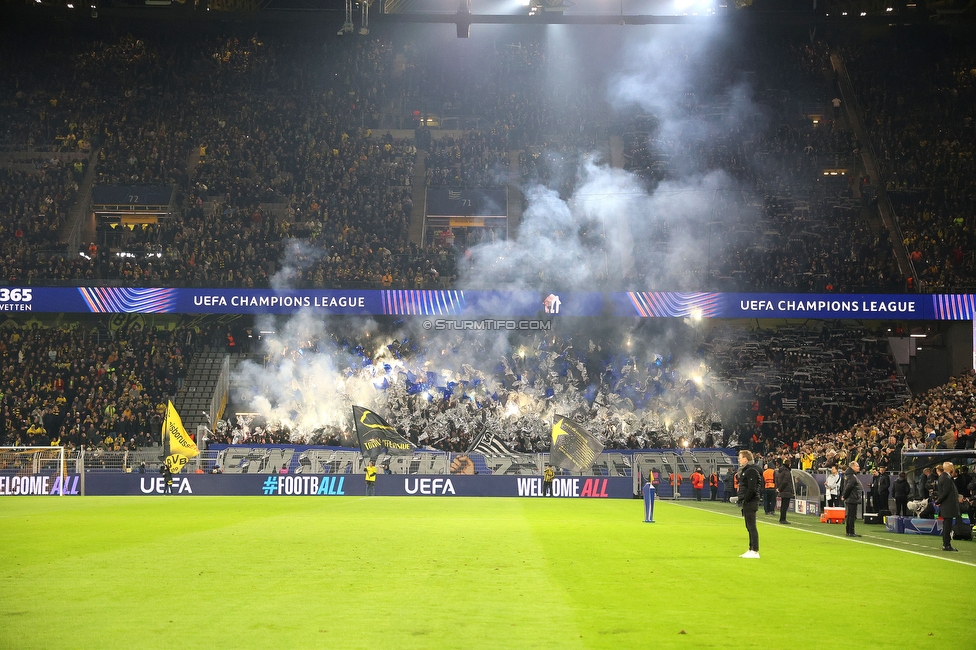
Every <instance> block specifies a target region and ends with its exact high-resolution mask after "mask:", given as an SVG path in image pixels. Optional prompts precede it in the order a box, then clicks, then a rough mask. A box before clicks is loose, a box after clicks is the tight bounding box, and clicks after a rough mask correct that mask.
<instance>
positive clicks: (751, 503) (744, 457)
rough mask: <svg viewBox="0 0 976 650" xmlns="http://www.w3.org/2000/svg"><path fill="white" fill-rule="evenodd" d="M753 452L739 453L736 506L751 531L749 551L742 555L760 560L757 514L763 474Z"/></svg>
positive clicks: (743, 451)
mask: <svg viewBox="0 0 976 650" xmlns="http://www.w3.org/2000/svg"><path fill="white" fill-rule="evenodd" d="M752 461H753V455H752V452H751V451H748V450H746V449H743V450H742V451H740V452H739V494H738V498H737V499H736V504H737V505H738V506H739V508H740V509H741V510H742V518H743V519H744V520H745V522H746V530H748V531H749V550H748V551H746V552H745V553H743V554H742V555H740V556H739V557H744V558H747V559H752V560H758V559H759V530H758V529H757V528H756V512H757V511H758V510H759V500H760V497H759V489H760V487H759V486H760V485H762V474H760V473H759V468H758V467H756V465H755V464H754V463H753V462H752Z"/></svg>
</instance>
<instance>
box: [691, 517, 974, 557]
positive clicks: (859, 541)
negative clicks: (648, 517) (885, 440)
mask: <svg viewBox="0 0 976 650" xmlns="http://www.w3.org/2000/svg"><path fill="white" fill-rule="evenodd" d="M674 505H676V506H681V507H682V508H690V509H691V510H698V511H699V512H710V513H712V514H714V515H722V516H723V517H734V518H736V519H742V517H741V516H740V515H733V514H729V513H727V512H715V511H714V510H707V509H705V508H696V507H695V506H686V505H685V504H683V503H674ZM756 523H759V524H765V525H767V526H775V524H773V523H772V522H769V521H762V520H761V519H758V520H756ZM775 527H776V528H779V529H780V530H783V529H786V530H798V531H800V532H802V533H810V534H811V535H821V536H823V537H829V538H831V539H837V540H841V541H844V542H854V543H856V544H867V545H868V546H877V547H878V548H887V549H890V550H892V551H899V552H901V553H911V554H912V555H920V556H922V557H928V558H932V559H933V560H943V561H945V562H953V563H955V564H965V565H966V566H972V567H976V564H974V563H973V562H965V561H963V560H954V559H953V558H951V557H943V556H941V555H932V554H931V553H919V552H918V551H912V550H910V549H907V548H898V547H897V546H886V545H885V544H875V543H874V542H865V541H864V540H863V539H857V538H854V537H839V536H837V535H828V534H827V533H821V532H818V531H816V530H810V529H809V528H795V527H793V526H775ZM875 539H878V538H875ZM913 546H922V545H921V544H914V545H913ZM925 548H928V547H925Z"/></svg>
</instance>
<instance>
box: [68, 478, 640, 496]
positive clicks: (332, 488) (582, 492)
mask: <svg viewBox="0 0 976 650" xmlns="http://www.w3.org/2000/svg"><path fill="white" fill-rule="evenodd" d="M542 491H543V486H542V478H541V477H537V476H462V475H446V476H436V475H420V474H381V475H379V476H377V477H376V494H377V495H379V496H436V497H541V496H542ZM633 492H634V488H633V481H632V480H631V479H630V478H622V477H592V476H571V477H569V476H557V477H556V478H555V480H554V481H553V494H554V496H556V497H564V498H578V499H589V498H592V499H630V498H633V496H634V494H633ZM85 493H86V494H87V495H90V496H109V495H133V496H138V495H143V496H152V495H162V494H164V493H165V485H164V482H163V477H162V475H161V474H95V473H92V474H88V475H87V476H86V477H85ZM365 494H366V481H365V478H364V476H363V475H362V474H331V475H330V474H323V475H304V474H281V475H276V474H270V475H257V474H231V475H225V474H189V475H181V476H174V477H173V495H174V496H181V495H182V496H191V495H197V496H221V495H223V496H248V495H250V496H316V497H333V496H363V495H365ZM166 496H169V495H166Z"/></svg>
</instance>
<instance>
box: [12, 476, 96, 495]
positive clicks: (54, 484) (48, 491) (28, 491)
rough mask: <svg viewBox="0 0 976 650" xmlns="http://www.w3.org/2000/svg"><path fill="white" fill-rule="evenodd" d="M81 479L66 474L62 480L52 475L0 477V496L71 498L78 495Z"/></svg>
mask: <svg viewBox="0 0 976 650" xmlns="http://www.w3.org/2000/svg"><path fill="white" fill-rule="evenodd" d="M80 485H81V477H80V476H79V475H78V474H68V475H67V476H66V477H65V478H64V480H63V481H62V480H61V477H60V476H57V475H53V474H31V475H26V476H0V496H2V497H13V496H72V495H77V494H80V493H81V491H80Z"/></svg>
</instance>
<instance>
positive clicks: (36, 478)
mask: <svg viewBox="0 0 976 650" xmlns="http://www.w3.org/2000/svg"><path fill="white" fill-rule="evenodd" d="M67 475H68V465H67V460H66V458H65V453H64V447H0V494H9V495H13V494H18V495H28V494H61V495H63V493H64V491H65V490H64V489H63V486H64V485H65V479H66V477H67Z"/></svg>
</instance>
